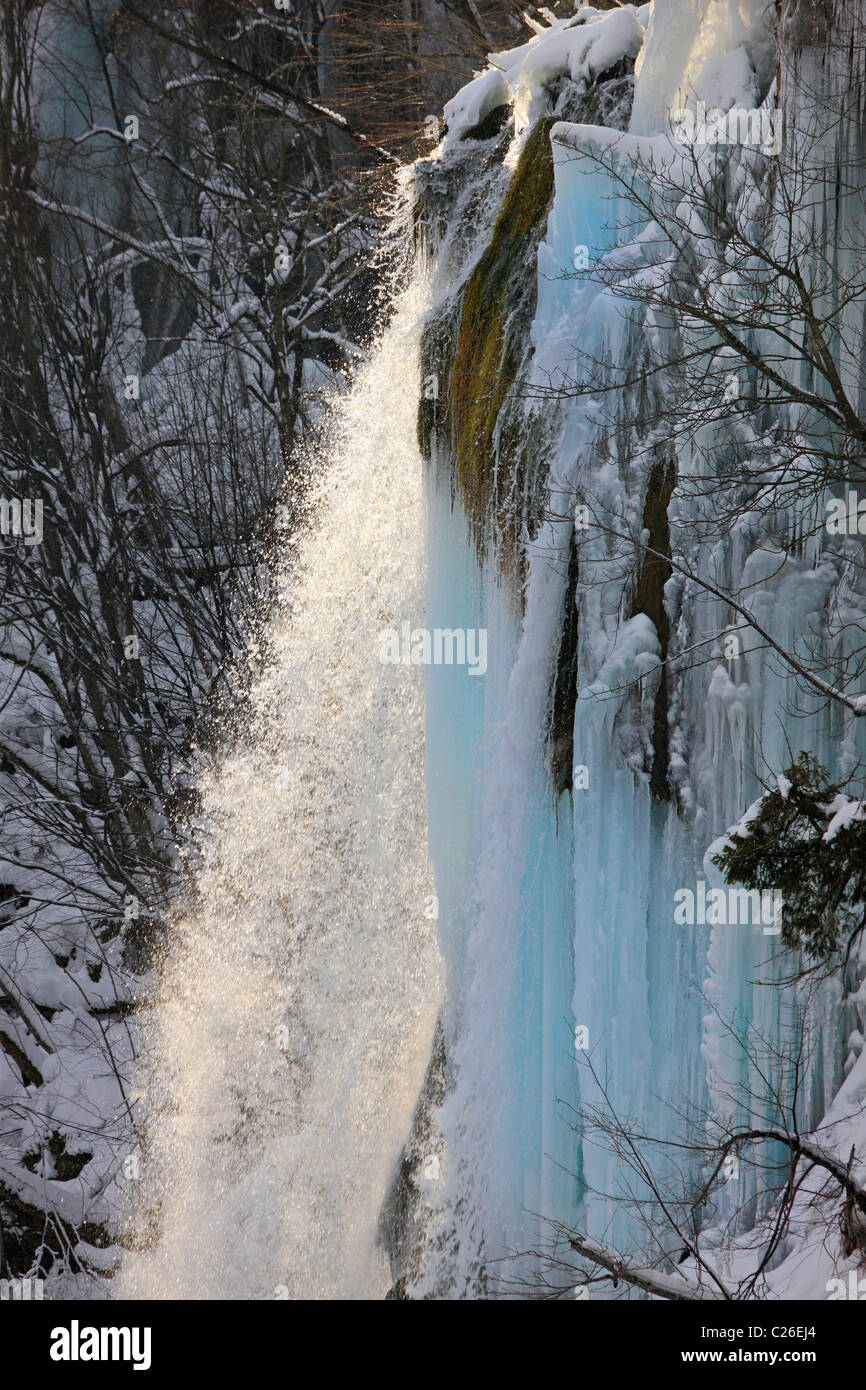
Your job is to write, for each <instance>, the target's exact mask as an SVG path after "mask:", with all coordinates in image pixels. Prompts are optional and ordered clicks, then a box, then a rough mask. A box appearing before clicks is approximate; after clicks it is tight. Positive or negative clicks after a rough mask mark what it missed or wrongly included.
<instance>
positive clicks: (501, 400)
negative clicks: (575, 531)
mask: <svg viewBox="0 0 866 1390" xmlns="http://www.w3.org/2000/svg"><path fill="white" fill-rule="evenodd" d="M551 125H552V121H550V120H542V121H539V122H538V124H537V125H536V126H535V128H534V130H533V131H532V132H531V134H530V135H529V138H528V139H527V141H526V144H525V145H524V147H523V151H522V153H521V155H520V159H519V161H518V164H517V168H516V169H515V171H514V174H513V176H512V178H511V182H510V183H509V186H508V189H507V191H506V194H505V198H504V200H503V203H502V208H501V209H500V212H499V216H498V218H497V220H496V223H495V226H494V228H493V232H492V235H491V238H490V244H489V246H488V247H487V250H486V251H485V252H484V254H483V255H482V256H481V258H480V260H479V261H478V264H477V265H476V267H475V269H474V270H473V272H472V274H471V276H470V277H469V280H468V282H467V285H466V289H465V292H464V295H463V304H462V311H461V316H460V324H459V329H458V332H457V337H456V344H455V347H454V354H453V364H452V369H451V379H450V389H449V391H448V396H447V401H446V402H445V403H444V406H443V410H442V413H443V422H444V415H445V412H447V420H448V423H449V424H450V433H451V444H452V449H453V457H454V472H455V481H456V486H457V489H458V490H459V492H460V495H461V497H462V499H463V503H464V506H465V508H466V512H467V515H468V516H469V520H470V524H471V526H472V528H473V532H474V534H475V536H476V539H477V540H478V542H479V544H481V545H483V544H484V540H485V537H486V536H487V534H488V533H489V530H490V526H491V523H492V525H493V527H494V532H495V536H496V539H497V541H498V542H499V545H500V547H501V548H502V557H503V558H504V556H505V554H506V553H508V552H513V550H514V548H515V546H516V543H517V541H518V539H519V536H520V534H521V531H522V516H519V515H516V514H515V509H514V507H513V506H509V499H510V498H512V497H513V496H515V495H517V496H520V495H522V492H523V489H522V488H521V487H519V486H517V487H515V478H514V476H513V466H514V464H515V458H516V456H515V455H514V454H513V453H512V451H511V449H510V448H509V449H506V450H504V451H503V450H502V449H501V448H500V440H499V431H498V429H497V424H498V421H499V417H500V412H501V411H502V409H503V406H504V405H505V402H506V400H507V398H508V395H509V392H510V390H511V388H512V387H513V385H514V383H515V381H516V379H517V376H518V373H519V371H520V368H521V365H522V363H523V361H524V359H525V357H526V342H527V333H528V328H529V325H530V323H531V321H532V318H533V316H534V313H535V305H536V297H537V273H536V252H537V248H538V243H539V241H540V239H541V237H542V236H543V234H544V231H545V228H546V226H547V214H548V212H549V209H550V204H551V200H552V197H553V154H552V151H551V148H550V128H551ZM510 433H511V432H509V434H510ZM503 453H504V454H505V457H503V456H502V455H503Z"/></svg>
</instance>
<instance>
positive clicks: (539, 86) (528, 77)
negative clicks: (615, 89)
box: [441, 5, 646, 151]
mask: <svg viewBox="0 0 866 1390" xmlns="http://www.w3.org/2000/svg"><path fill="white" fill-rule="evenodd" d="M643 8H644V9H645V8H646V7H645V6H644V7H643ZM642 43H643V27H642V25H641V22H640V16H639V14H638V10H637V9H636V7H635V6H634V5H624V6H623V7H622V8H621V9H617V10H613V11H608V12H598V11H595V10H593V8H592V7H591V6H584V7H583V8H582V9H581V10H580V11H579V13H578V14H577V15H572V16H569V18H567V19H560V20H557V21H556V23H554V24H552V25H551V26H550V27H549V28H548V29H547V30H545V31H544V32H542V33H540V34H537V35H536V37H535V38H533V39H531V40H530V42H529V43H527V44H523V45H522V46H521V47H519V48H515V49H510V50H508V51H506V52H503V53H492V54H490V64H491V66H490V67H489V68H488V69H487V70H486V71H485V72H483V73H482V74H481V75H480V76H478V77H476V78H474V79H473V81H472V82H470V83H467V85H466V86H465V87H463V88H461V90H460V91H459V92H458V93H457V95H456V96H455V97H453V98H452V100H451V101H449V102H448V103H447V105H446V107H445V124H446V127H447V134H446V135H445V137H444V139H443V142H442V145H441V149H442V151H445V150H447V149H449V148H450V147H451V146H452V145H454V144H455V143H456V142H457V141H458V140H460V139H462V138H463V136H464V135H465V133H466V131H468V130H471V129H472V127H473V126H475V125H477V124H478V122H479V121H481V120H483V118H484V117H485V116H486V115H487V114H488V113H489V112H490V111H492V110H493V108H494V107H496V106H499V105H501V104H503V103H504V102H509V103H511V104H513V106H514V115H515V123H516V128H517V131H518V133H519V132H521V131H523V130H525V129H526V128H527V126H528V125H530V124H532V123H533V122H534V121H535V120H536V119H537V118H538V117H539V116H540V115H542V114H544V102H545V97H544V90H545V88H546V87H547V86H548V85H549V84H550V83H551V82H552V81H553V80H554V79H555V78H557V77H561V76H566V75H567V76H568V77H569V78H570V79H571V81H572V82H574V83H575V85H576V87H577V89H578V90H585V89H586V88H587V87H589V86H590V85H591V84H592V83H593V82H594V81H595V79H596V78H597V77H598V76H599V75H600V74H602V73H605V72H607V71H609V70H610V69H611V68H612V67H614V66H615V65H616V64H617V63H619V62H621V61H622V59H623V58H635V57H636V56H637V54H638V53H639V51H640V47H641V44H642Z"/></svg>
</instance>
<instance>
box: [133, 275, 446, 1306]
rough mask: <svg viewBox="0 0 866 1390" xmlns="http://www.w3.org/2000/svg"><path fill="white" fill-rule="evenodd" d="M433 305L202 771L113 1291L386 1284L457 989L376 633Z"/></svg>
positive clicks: (413, 762) (394, 354) (363, 1291)
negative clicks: (384, 1222) (246, 713)
mask: <svg viewBox="0 0 866 1390" xmlns="http://www.w3.org/2000/svg"><path fill="white" fill-rule="evenodd" d="M426 297H427V290H426V286H425V284H424V277H423V275H420V274H418V275H416V276H415V278H414V280H413V282H412V284H411V285H410V286H409V288H408V290H406V291H405V292H404V293H403V294H402V295H401V297H400V298H399V300H398V302H397V305H396V309H395V312H394V315H393V318H392V320H391V323H390V325H389V327H388V328H387V329H386V330H385V331H384V333H383V335H382V337H381V339H380V341H379V343H378V345H377V346H376V348H375V350H374V351H373V352H372V354H371V356H370V359H369V361H368V362H367V364H366V366H365V367H364V368H363V369H362V371H361V372H360V373H359V375H358V377H357V379H356V382H355V384H354V386H353V389H352V390H351V393H350V394H348V395H347V397H346V398H345V399H344V400H343V401H342V402H341V403H340V404H339V406H338V407H337V418H336V423H335V428H334V430H333V431H332V435H331V440H332V442H331V445H330V448H329V456H328V458H327V460H326V461H325V466H324V467H323V469H322V477H321V481H320V483H319V495H318V498H317V505H316V507H315V508H314V515H315V517H316V520H315V523H314V524H313V526H312V527H311V528H310V531H309V533H308V534H306V536H305V537H304V538H303V540H302V542H301V547H300V559H299V563H295V564H294V565H293V566H292V569H291V573H289V572H288V566H287V569H286V574H285V575H284V577H283V580H282V595H281V601H280V603H279V604H278V606H277V610H276V612H275V614H274V616H273V618H272V620H271V632H270V634H269V645H270V647H271V649H272V650H273V652H274V653H275V660H274V661H273V662H272V663H271V664H270V665H269V667H268V669H267V671H266V673H265V674H264V676H263V677H262V678H261V679H260V681H259V684H258V687H257V690H256V692H255V696H254V705H255V718H254V721H253V726H252V729H251V732H250V736H249V738H248V740H247V741H246V745H245V746H244V747H242V748H237V747H234V748H229V749H227V751H226V754H225V756H224V758H223V760H222V761H221V764H220V766H219V768H218V770H217V771H216V772H215V773H214V774H213V775H211V776H210V777H209V779H208V780H207V781H206V784H205V785H204V787H203V798H204V812H203V824H204V826H205V830H206V833H205V835H204V844H203V849H202V855H203V864H202V867H201V870H200V872H199V876H198V889H199V901H198V906H197V907H196V909H195V911H194V912H193V913H191V914H190V916H189V917H188V919H187V920H185V921H184V922H182V923H181V924H179V927H178V930H177V932H176V934H175V943H176V944H175V945H174V946H173V948H172V951H171V955H170V959H169V960H168V962H167V964H166V968H165V970H164V972H163V975H162V979H161V986H160V994H159V998H158V1000H157V1001H156V1002H155V1004H154V1006H153V1012H154V1015H155V1016H154V1018H153V1019H152V1020H151V1021H150V1022H149V1023H148V1022H147V1020H145V1033H146V1036H147V1046H148V1048H149V1050H150V1052H151V1054H153V1055H155V1062H154V1063H153V1066H152V1071H153V1074H152V1075H150V1076H149V1077H146V1078H145V1079H144V1082H143V1090H144V1091H146V1093H147V1096H148V1106H149V1110H150V1115H151V1118H150V1123H149V1126H148V1129H149V1138H148V1144H147V1146H146V1147H147V1158H146V1163H145V1166H144V1169H143V1173H142V1178H143V1181H142V1184H141V1186H142V1188H144V1189H145V1190H146V1192H147V1202H146V1204H145V1205H148V1206H151V1207H154V1208H155V1209H156V1210H157V1212H158V1235H157V1237H156V1238H155V1239H154V1240H153V1241H152V1242H151V1248H150V1249H148V1250H147V1252H145V1253H138V1254H135V1255H130V1256H129V1257H128V1260H127V1263H126V1266H125V1268H124V1270H123V1272H122V1275H121V1278H120V1281H119V1283H120V1288H119V1292H120V1294H121V1296H131V1297H143V1298H160V1297H167V1298H172V1297H173V1298H177V1297H181V1298H218V1297H219V1298H274V1297H277V1298H279V1297H290V1298H331V1299H333V1298H337V1299H339V1298H352V1297H379V1296H381V1295H382V1294H383V1293H384V1292H385V1290H386V1289H387V1287H388V1277H387V1271H386V1267H385V1261H384V1256H383V1254H382V1252H381V1251H380V1250H378V1249H377V1246H376V1223H377V1217H378V1213H379V1208H380V1205H381V1202H382V1199H383V1197H384V1195H385V1193H386V1191H387V1188H388V1183H389V1179H390V1177H391V1175H392V1172H393V1169H394V1165H395V1164H396V1162H397V1160H398V1157H399V1152H400V1145H401V1143H402V1141H403V1139H404V1138H405V1136H406V1134H407V1132H408V1130H409V1126H410V1123H411V1116H412V1109H413V1105H414V1103H415V1101H416V1099H417V1096H418V1092H419V1089H420V1086H421V1083H422V1080H423V1074H424V1068H425V1065H426V1062H427V1059H428V1056H429V1053H430V1046H431V1039H432V1035H433V1029H434V1024H435V1018H436V1013H437V1009H438V1004H439V998H440V992H441V986H440V976H439V958H438V951H437V946H436V942H435V922H434V921H432V920H430V919H431V918H432V917H433V915H434V913H433V912H432V911H431V903H430V897H429V895H431V894H432V885H431V882H430V879H429V870H428V864H427V827H426V816H425V805H424V691H423V683H422V678H421V677H420V674H419V671H418V669H417V668H414V667H407V666H400V665H391V666H389V665H382V664H381V663H380V659H379V654H380V641H379V634H380V632H381V631H382V630H383V628H388V627H392V626H396V627H399V624H400V622H401V620H403V619H406V618H408V619H411V620H413V621H414V622H419V621H423V610H424V576H423V546H424V498H423V480H422V463H421V458H420V456H419V453H418V446H417V442H416V414H415V412H416V401H417V396H418V385H417V382H418V370H419V368H418V346H419V337H420V326H421V322H422V319H423V314H424V310H425V306H426ZM154 1096H155V1097H156V1100H155V1101H154Z"/></svg>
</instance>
